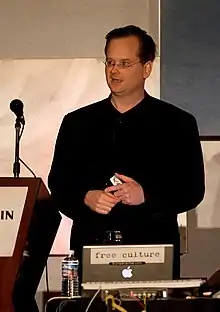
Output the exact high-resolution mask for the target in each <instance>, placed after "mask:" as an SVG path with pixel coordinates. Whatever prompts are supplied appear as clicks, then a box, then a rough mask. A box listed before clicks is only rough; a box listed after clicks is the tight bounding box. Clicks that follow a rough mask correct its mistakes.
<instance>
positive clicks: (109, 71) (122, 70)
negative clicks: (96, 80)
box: [105, 36, 152, 95]
mask: <svg viewBox="0 0 220 312" xmlns="http://www.w3.org/2000/svg"><path fill="white" fill-rule="evenodd" d="M138 54H139V41H138V38H137V37H135V36H130V37H125V38H117V39H112V40H111V41H110V42H109V45H108V49H107V54H106V61H107V65H106V67H105V74H106V80H107V84H108V86H109V88H110V90H111V92H112V93H113V94H116V95H128V94H132V93H135V92H137V91H139V90H143V88H144V82H145V79H146V78H148V77H149V75H150V73H151V69H152V63H151V62H147V63H146V64H142V63H141V62H140V59H139V57H138ZM130 65H131V66H130Z"/></svg>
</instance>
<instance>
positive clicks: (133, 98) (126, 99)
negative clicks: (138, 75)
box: [111, 90, 145, 113]
mask: <svg viewBox="0 0 220 312" xmlns="http://www.w3.org/2000/svg"><path fill="white" fill-rule="evenodd" d="M144 96H145V92H144V90H143V92H139V93H138V94H134V95H126V96H124V95H123V96H120V95H115V94H111V102H112V104H113V105H114V107H115V108H116V109H117V110H118V111H119V112H121V113H124V112H126V111H128V110H129V109H131V108H132V107H134V106H136V105H137V104H138V103H140V102H141V101H142V100H143V98H144Z"/></svg>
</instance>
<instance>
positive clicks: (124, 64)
mask: <svg viewBox="0 0 220 312" xmlns="http://www.w3.org/2000/svg"><path fill="white" fill-rule="evenodd" d="M121 65H122V66H123V67H128V66H129V63H128V62H121Z"/></svg>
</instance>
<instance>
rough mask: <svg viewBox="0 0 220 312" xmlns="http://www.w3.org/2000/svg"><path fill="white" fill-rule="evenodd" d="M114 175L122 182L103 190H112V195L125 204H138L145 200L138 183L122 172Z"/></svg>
mask: <svg viewBox="0 0 220 312" xmlns="http://www.w3.org/2000/svg"><path fill="white" fill-rule="evenodd" d="M115 175H116V176H117V177H118V178H119V179H120V180H121V181H122V182H124V183H122V184H118V185H115V186H110V187H107V188H106V189H105V192H114V195H115V196H116V197H118V198H119V199H120V200H121V202H122V203H123V204H127V205H140V204H142V203H143V202H144V201H145V198H144V191H143V189H142V187H141V185H140V184H139V183H137V182H136V181H135V180H133V179H132V178H129V177H127V176H124V175H122V174H118V173H116V174H115Z"/></svg>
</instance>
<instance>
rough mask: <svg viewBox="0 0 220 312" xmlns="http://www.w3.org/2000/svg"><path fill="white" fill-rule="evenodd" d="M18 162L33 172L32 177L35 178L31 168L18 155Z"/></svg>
mask: <svg viewBox="0 0 220 312" xmlns="http://www.w3.org/2000/svg"><path fill="white" fill-rule="evenodd" d="M19 160H20V162H21V163H22V164H23V165H24V166H25V167H26V168H27V169H28V170H29V171H30V172H31V173H32V174H33V176H34V178H36V177H37V176H36V174H35V173H34V172H33V170H31V168H30V167H29V166H28V165H27V164H26V163H25V162H24V161H23V160H22V159H21V158H20V157H19Z"/></svg>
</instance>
